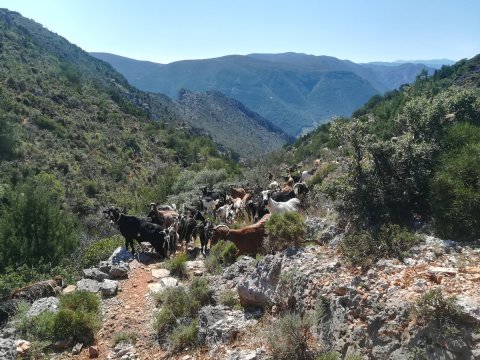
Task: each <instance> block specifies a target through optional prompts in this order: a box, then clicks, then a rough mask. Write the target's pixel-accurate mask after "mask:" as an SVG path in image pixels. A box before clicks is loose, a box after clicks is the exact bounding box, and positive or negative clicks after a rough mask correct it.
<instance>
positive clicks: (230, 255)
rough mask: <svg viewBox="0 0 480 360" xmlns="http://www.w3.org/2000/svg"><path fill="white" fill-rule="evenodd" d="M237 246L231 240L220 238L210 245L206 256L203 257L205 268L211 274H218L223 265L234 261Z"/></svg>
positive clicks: (225, 265)
mask: <svg viewBox="0 0 480 360" xmlns="http://www.w3.org/2000/svg"><path fill="white" fill-rule="evenodd" d="M237 252H238V249H237V247H236V246H235V244H234V243H232V242H231V241H225V240H220V241H219V242H218V243H216V244H215V245H214V246H212V247H211V249H210V253H209V254H208V257H207V258H206V259H205V268H206V269H207V271H209V272H210V273H212V274H218V273H220V272H221V271H222V269H223V268H224V267H227V266H229V265H232V264H233V263H234V262H235V259H236V257H235V254H236V253H237Z"/></svg>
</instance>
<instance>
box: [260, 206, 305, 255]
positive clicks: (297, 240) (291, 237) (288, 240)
mask: <svg viewBox="0 0 480 360" xmlns="http://www.w3.org/2000/svg"><path fill="white" fill-rule="evenodd" d="M265 227H266V229H267V234H268V237H267V239H266V240H264V247H265V248H266V250H267V251H268V252H271V251H279V250H284V249H286V248H288V247H300V246H301V244H302V243H303V242H304V241H305V239H306V237H307V225H306V224H305V222H304V221H303V219H302V217H301V215H300V214H298V213H296V212H287V213H284V214H272V215H271V216H270V219H268V221H267V223H266V225H265Z"/></svg>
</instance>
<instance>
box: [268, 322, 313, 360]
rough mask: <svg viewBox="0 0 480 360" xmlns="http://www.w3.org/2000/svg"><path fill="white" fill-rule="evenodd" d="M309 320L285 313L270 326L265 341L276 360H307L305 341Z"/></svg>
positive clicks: (309, 324)
mask: <svg viewBox="0 0 480 360" xmlns="http://www.w3.org/2000/svg"><path fill="white" fill-rule="evenodd" d="M311 325H312V321H311V318H309V317H303V318H302V317H301V316H300V315H299V314H296V313H285V314H283V315H281V316H280V317H279V318H278V319H277V321H275V322H273V323H272V324H271V327H270V329H269V331H268V333H267V341H268V344H269V345H270V349H271V351H272V358H273V359H276V360H304V359H308V344H307V339H308V335H309V329H310V327H311Z"/></svg>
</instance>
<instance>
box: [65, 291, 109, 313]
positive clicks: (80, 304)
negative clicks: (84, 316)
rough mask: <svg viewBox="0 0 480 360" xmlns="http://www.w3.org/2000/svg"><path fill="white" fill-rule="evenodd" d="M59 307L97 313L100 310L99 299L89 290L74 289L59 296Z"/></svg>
mask: <svg viewBox="0 0 480 360" xmlns="http://www.w3.org/2000/svg"><path fill="white" fill-rule="evenodd" d="M60 309H69V310H73V311H80V312H90V313H97V312H98V311H99V310H100V299H99V298H98V296H97V295H95V294H93V293H91V292H90V291H86V290H80V291H74V292H71V293H69V294H66V295H64V296H62V297H61V298H60Z"/></svg>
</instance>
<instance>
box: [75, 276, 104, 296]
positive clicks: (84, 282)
mask: <svg viewBox="0 0 480 360" xmlns="http://www.w3.org/2000/svg"><path fill="white" fill-rule="evenodd" d="M77 290H79V291H81V290H86V291H90V292H94V293H96V292H98V291H99V290H100V283H99V282H98V281H97V280H92V279H81V280H80V281H78V282H77Z"/></svg>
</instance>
